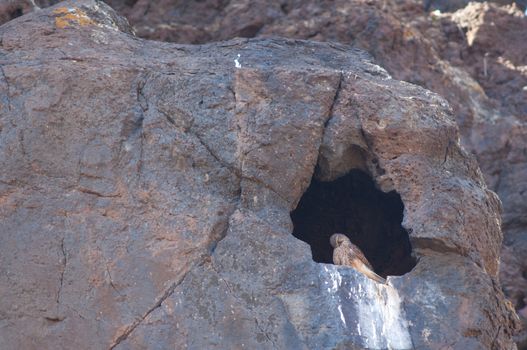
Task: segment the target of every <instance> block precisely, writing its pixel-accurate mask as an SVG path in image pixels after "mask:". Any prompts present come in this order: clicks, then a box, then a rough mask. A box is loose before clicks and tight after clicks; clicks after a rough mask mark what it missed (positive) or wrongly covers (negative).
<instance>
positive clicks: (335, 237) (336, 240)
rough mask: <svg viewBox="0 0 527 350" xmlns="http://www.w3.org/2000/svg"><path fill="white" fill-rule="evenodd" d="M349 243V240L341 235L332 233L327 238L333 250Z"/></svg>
mask: <svg viewBox="0 0 527 350" xmlns="http://www.w3.org/2000/svg"><path fill="white" fill-rule="evenodd" d="M346 242H349V238H348V237H347V236H346V235H343V234H342V233H334V234H332V235H331V237H329V243H330V244H331V246H332V247H333V248H336V247H338V246H340V245H341V244H342V243H346Z"/></svg>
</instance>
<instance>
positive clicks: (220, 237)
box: [109, 198, 239, 350]
mask: <svg viewBox="0 0 527 350" xmlns="http://www.w3.org/2000/svg"><path fill="white" fill-rule="evenodd" d="M238 206H239V198H238V204H237V205H235V206H234V208H233V209H232V211H231V212H230V213H229V214H228V216H227V224H226V227H225V229H224V230H223V232H222V233H221V234H220V235H218V238H217V241H216V242H215V243H212V244H209V246H214V247H215V246H216V245H217V244H218V243H219V242H220V241H221V240H223V239H224V238H225V237H226V236H227V232H228V230H229V227H230V224H229V223H230V220H231V216H232V215H233V214H234V212H235V211H236V209H237V208H238ZM212 254H213V249H211V250H210V251H209V253H208V254H203V255H201V256H200V258H199V259H197V260H198V261H197V262H195V263H190V264H189V265H188V266H189V268H188V269H187V270H186V271H182V272H181V273H180V276H179V278H178V277H176V279H175V281H174V282H172V283H171V284H170V286H169V287H168V288H167V289H166V290H165V291H164V292H163V294H162V295H161V296H160V297H159V298H158V299H157V300H156V302H155V303H154V305H153V306H152V307H151V308H149V309H148V310H147V311H146V312H145V313H143V315H142V316H141V317H140V318H138V319H136V320H135V321H134V322H133V323H132V324H131V325H130V326H128V327H126V329H125V330H124V331H123V332H122V333H121V335H119V336H118V337H117V338H116V340H115V341H114V342H113V343H112V345H110V348H109V350H112V349H114V348H115V347H116V346H117V345H119V344H120V343H121V342H123V341H124V340H125V339H126V338H128V337H129V336H130V334H131V333H132V332H133V331H134V330H135V329H136V328H137V327H138V326H139V325H140V324H141V323H142V322H143V321H144V320H145V319H146V318H147V317H148V316H149V315H150V314H151V313H152V312H154V311H155V310H156V309H157V308H159V307H161V305H162V304H163V302H164V301H165V300H166V299H167V298H169V297H170V296H171V295H172V294H174V291H175V290H176V288H177V287H178V286H179V285H181V284H182V283H183V282H184V281H185V278H186V277H187V276H188V274H189V273H190V272H191V271H192V270H193V269H194V268H195V267H196V266H201V265H203V264H204V263H205V262H207V261H210V259H211V255H212ZM211 265H212V264H211ZM216 273H217V271H216ZM218 275H219V274H218Z"/></svg>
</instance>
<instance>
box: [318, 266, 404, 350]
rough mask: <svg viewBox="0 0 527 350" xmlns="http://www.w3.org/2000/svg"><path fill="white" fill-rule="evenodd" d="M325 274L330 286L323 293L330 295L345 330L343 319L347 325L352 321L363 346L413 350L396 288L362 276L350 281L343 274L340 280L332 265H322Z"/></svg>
mask: <svg viewBox="0 0 527 350" xmlns="http://www.w3.org/2000/svg"><path fill="white" fill-rule="evenodd" d="M324 271H325V273H324V275H325V276H326V277H327V281H326V282H329V285H330V288H325V290H327V291H328V293H329V294H331V295H332V298H333V300H334V301H335V303H336V304H335V305H336V309H337V310H336V311H338V314H339V316H340V320H341V321H342V323H343V325H344V328H346V329H349V330H351V328H348V327H347V323H346V320H347V321H348V323H349V322H350V320H352V319H355V320H356V322H357V323H356V332H357V333H358V335H359V336H360V337H361V339H362V342H363V344H361V345H362V346H364V347H366V348H369V349H411V348H412V347H413V346H412V339H411V337H410V332H409V329H408V321H407V320H406V315H405V313H404V310H403V309H402V307H401V298H400V296H399V294H398V292H397V289H395V288H394V287H392V286H390V285H382V284H378V283H376V282H374V281H372V280H369V279H367V278H366V277H362V276H358V277H357V278H349V275H347V274H346V275H345V276H344V278H343V276H342V275H341V274H340V273H339V271H338V269H337V268H336V267H335V268H333V267H332V266H329V268H328V267H327V266H324ZM341 296H342V297H341ZM344 304H345V305H344ZM353 311H354V312H353ZM350 312H351V314H350Z"/></svg>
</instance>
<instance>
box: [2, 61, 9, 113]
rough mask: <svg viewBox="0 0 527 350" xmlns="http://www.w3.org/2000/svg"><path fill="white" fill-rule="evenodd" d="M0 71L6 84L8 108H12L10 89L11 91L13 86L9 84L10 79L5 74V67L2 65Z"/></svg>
mask: <svg viewBox="0 0 527 350" xmlns="http://www.w3.org/2000/svg"><path fill="white" fill-rule="evenodd" d="M0 73H1V74H2V79H3V80H4V82H5V85H6V98H7V110H9V111H10V110H11V97H10V96H9V91H11V87H10V86H9V81H8V80H7V76H6V75H5V71H4V67H3V66H2V65H0Z"/></svg>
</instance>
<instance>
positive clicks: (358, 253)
mask: <svg viewBox="0 0 527 350" xmlns="http://www.w3.org/2000/svg"><path fill="white" fill-rule="evenodd" d="M350 249H351V255H352V256H354V257H355V258H357V259H359V260H360V261H361V262H362V263H363V264H364V265H366V267H367V268H369V269H370V270H372V271H373V267H372V266H371V264H370V262H369V261H368V259H366V257H365V256H364V254H363V253H362V250H360V248H359V247H357V246H356V245H355V244H353V243H351V247H350Z"/></svg>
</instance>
